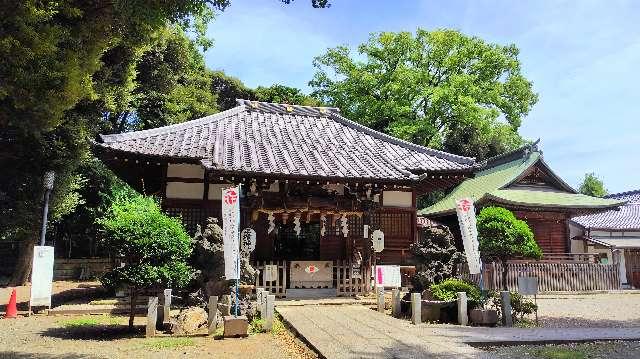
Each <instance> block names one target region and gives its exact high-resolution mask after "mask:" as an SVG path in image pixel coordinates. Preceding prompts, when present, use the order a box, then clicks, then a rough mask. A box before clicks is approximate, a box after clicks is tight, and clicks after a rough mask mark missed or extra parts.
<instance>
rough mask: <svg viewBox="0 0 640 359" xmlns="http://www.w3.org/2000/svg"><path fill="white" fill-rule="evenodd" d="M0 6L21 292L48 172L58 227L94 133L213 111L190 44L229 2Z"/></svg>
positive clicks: (3, 224)
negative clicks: (52, 176) (52, 177)
mask: <svg viewBox="0 0 640 359" xmlns="http://www.w3.org/2000/svg"><path fill="white" fill-rule="evenodd" d="M284 2H285V3H287V2H288V1H284ZM311 3H312V5H313V6H314V7H326V6H328V3H327V2H326V1H321V0H313V1H311ZM1 4H2V6H0V56H1V57H2V61H0V79H2V80H1V81H0V168H2V169H3V173H2V175H0V239H12V240H17V241H21V243H22V248H21V250H20V255H19V262H18V266H17V269H16V270H15V271H14V276H13V278H12V283H14V284H21V283H24V282H25V281H26V279H27V278H28V275H29V272H30V264H31V251H32V249H33V244H34V241H35V239H36V238H38V235H37V233H38V230H39V225H40V224H39V223H40V216H41V206H42V192H43V190H42V177H43V174H44V173H45V172H46V171H47V170H55V171H56V173H57V178H56V183H55V187H54V192H53V194H52V202H51V207H50V208H51V212H52V217H51V218H52V219H58V218H61V217H63V216H64V215H65V214H69V213H71V212H73V211H74V204H75V205H77V204H79V203H81V202H82V198H80V197H79V194H78V193H79V191H78V190H79V189H81V188H80V187H82V186H83V183H85V184H86V183H87V178H84V177H83V176H81V175H79V174H78V172H77V168H78V166H80V165H81V164H83V163H85V161H87V160H88V159H89V158H90V154H89V143H90V142H89V141H90V140H91V139H93V138H94V136H95V134H96V133H97V132H122V131H126V130H130V129H139V128H148V127H155V126H159V125H164V124H167V123H175V122H181V121H185V120H188V119H191V118H194V117H198V116H201V115H204V114H207V113H211V112H215V111H216V110H217V103H218V99H217V98H216V94H215V93H211V91H210V89H211V87H212V86H211V79H210V77H209V75H208V74H207V73H206V71H204V62H203V61H202V57H201V55H200V54H199V53H198V51H197V49H196V47H197V46H201V47H203V48H206V47H208V46H210V45H211V44H212V42H211V40H209V39H207V38H206V37H205V36H204V35H205V32H206V25H207V23H208V21H209V20H210V19H211V18H212V17H213V14H214V11H215V10H223V9H224V8H226V7H227V6H228V5H229V4H230V0H165V1H144V0H143V1H125V0H113V1H106V0H96V1H79V0H70V1H62V2H61V1H33V0H27V1H3V2H2V3H1ZM184 31H186V32H188V33H189V35H190V36H189V37H187V36H185V34H184ZM190 38H191V39H193V41H191V40H189V39H190ZM89 182H91V181H89ZM80 192H82V191H80Z"/></svg>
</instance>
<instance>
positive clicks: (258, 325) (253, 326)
mask: <svg viewBox="0 0 640 359" xmlns="http://www.w3.org/2000/svg"><path fill="white" fill-rule="evenodd" d="M265 324H266V321H265V320H264V319H262V318H257V317H255V318H253V319H252V320H251V323H249V334H258V333H264V332H266V330H265V328H264V326H265Z"/></svg>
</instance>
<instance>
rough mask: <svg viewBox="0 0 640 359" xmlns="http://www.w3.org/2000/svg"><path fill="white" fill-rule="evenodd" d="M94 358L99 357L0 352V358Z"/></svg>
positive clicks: (70, 354)
mask: <svg viewBox="0 0 640 359" xmlns="http://www.w3.org/2000/svg"><path fill="white" fill-rule="evenodd" d="M32 358H38V359H62V358H64V359H94V358H100V357H96V356H90V355H82V354H75V353H65V354H43V353H22V352H16V351H6V352H0V359H32Z"/></svg>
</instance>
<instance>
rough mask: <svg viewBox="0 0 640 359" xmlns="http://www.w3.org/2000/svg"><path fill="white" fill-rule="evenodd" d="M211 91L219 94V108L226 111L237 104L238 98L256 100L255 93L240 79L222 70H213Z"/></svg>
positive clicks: (210, 74) (211, 73) (210, 75)
mask: <svg viewBox="0 0 640 359" xmlns="http://www.w3.org/2000/svg"><path fill="white" fill-rule="evenodd" d="M209 77H210V78H211V91H212V92H213V93H215V94H216V95H217V102H218V108H219V109H220V111H225V110H228V109H231V108H234V107H236V106H237V103H236V99H246V100H255V96H256V95H255V93H254V91H253V90H252V89H250V88H248V87H247V86H245V85H244V84H243V83H242V81H240V80H239V79H237V78H235V77H232V76H229V75H226V74H225V73H224V72H222V71H211V72H210V73H209Z"/></svg>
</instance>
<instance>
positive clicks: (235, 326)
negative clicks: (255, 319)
mask: <svg viewBox="0 0 640 359" xmlns="http://www.w3.org/2000/svg"><path fill="white" fill-rule="evenodd" d="M248 328H249V321H248V320H247V317H245V316H239V317H234V316H231V315H229V316H226V317H224V337H225V338H236V337H246V336H247V330H248Z"/></svg>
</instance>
